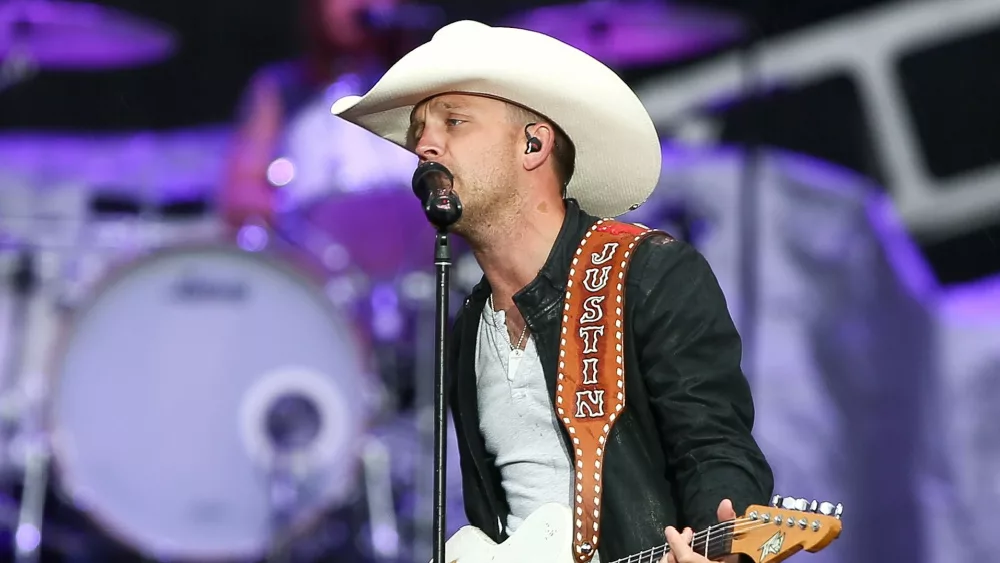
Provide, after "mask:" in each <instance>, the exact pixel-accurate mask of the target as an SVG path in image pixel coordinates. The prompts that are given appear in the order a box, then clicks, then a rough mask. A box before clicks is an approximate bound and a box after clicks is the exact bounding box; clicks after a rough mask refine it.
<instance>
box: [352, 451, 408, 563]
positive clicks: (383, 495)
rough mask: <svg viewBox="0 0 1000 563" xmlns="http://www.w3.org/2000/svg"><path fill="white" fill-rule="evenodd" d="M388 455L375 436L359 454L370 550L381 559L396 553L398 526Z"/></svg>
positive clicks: (397, 549)
mask: <svg viewBox="0 0 1000 563" xmlns="http://www.w3.org/2000/svg"><path fill="white" fill-rule="evenodd" d="M391 456H392V452H390V451H389V448H388V447H387V446H386V445H385V444H384V443H383V442H382V441H381V440H379V439H378V438H377V437H372V438H371V439H369V440H368V441H367V442H366V444H365V446H364V449H363V451H362V454H361V457H362V463H363V464H364V469H365V490H366V492H367V495H366V498H367V500H368V518H369V525H370V528H369V532H370V534H371V546H372V553H373V554H374V555H375V557H377V558H378V560H380V561H395V560H396V558H397V557H398V556H399V526H398V524H397V522H396V508H395V506H394V505H393V496H394V495H393V486H392V474H391V472H390V465H391Z"/></svg>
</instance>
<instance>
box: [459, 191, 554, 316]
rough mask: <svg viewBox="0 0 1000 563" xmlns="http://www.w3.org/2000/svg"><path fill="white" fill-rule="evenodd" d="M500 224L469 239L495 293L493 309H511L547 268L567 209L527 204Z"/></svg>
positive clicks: (546, 202) (542, 203)
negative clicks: (547, 261)
mask: <svg viewBox="0 0 1000 563" xmlns="http://www.w3.org/2000/svg"><path fill="white" fill-rule="evenodd" d="M516 207H517V209H511V210H510V213H508V214H507V215H508V217H509V220H497V221H494V222H492V224H489V225H487V226H486V228H485V229H484V230H485V231H486V232H484V233H482V235H481V236H475V237H469V239H470V240H469V244H470V246H471V247H472V252H473V254H474V255H475V256H476V261H477V262H479V267H480V268H482V270H483V274H484V275H485V276H486V279H487V280H489V282H490V287H491V288H492V289H493V305H494V307H496V308H497V309H508V308H509V307H510V306H511V305H512V304H513V296H514V294H515V293H517V292H518V291H520V290H521V289H522V288H523V287H524V286H526V285H528V284H529V283H530V282H531V281H532V280H533V279H535V277H536V276H537V275H538V272H539V271H540V270H541V269H542V267H543V266H544V265H545V261H546V260H547V259H548V257H549V253H550V252H551V250H552V246H553V245H554V244H555V241H556V238H557V237H558V236H559V231H560V229H561V228H562V224H563V220H564V218H565V217H566V207H565V204H564V203H563V202H562V200H561V199H559V200H558V201H550V200H534V201H527V200H526V201H525V202H524V204H522V205H518V206H516Z"/></svg>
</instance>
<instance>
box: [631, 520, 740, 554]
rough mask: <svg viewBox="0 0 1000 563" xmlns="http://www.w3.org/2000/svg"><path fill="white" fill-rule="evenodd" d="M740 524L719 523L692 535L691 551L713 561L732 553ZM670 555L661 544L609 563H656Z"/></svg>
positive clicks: (667, 546) (666, 548) (732, 522)
mask: <svg viewBox="0 0 1000 563" xmlns="http://www.w3.org/2000/svg"><path fill="white" fill-rule="evenodd" d="M739 524H741V522H740V521H739V520H737V521H730V522H720V523H719V524H716V525H714V526H709V527H708V528H707V529H705V530H704V531H702V532H698V533H697V534H695V535H694V538H693V539H692V541H691V549H692V550H693V551H694V552H695V553H697V554H699V555H702V556H704V557H705V558H706V559H708V560H711V561H715V560H717V559H720V558H722V557H724V556H726V555H729V554H731V553H732V549H733V533H734V526H737V525H739ZM668 553H670V546H669V545H667V544H663V545H661V546H659V547H654V548H652V549H647V550H645V551H642V552H639V553H636V554H634V555H631V556H629V557H626V558H625V559H618V560H616V561H612V562H611V563H658V562H659V561H661V560H662V559H663V556H665V555H666V554H668Z"/></svg>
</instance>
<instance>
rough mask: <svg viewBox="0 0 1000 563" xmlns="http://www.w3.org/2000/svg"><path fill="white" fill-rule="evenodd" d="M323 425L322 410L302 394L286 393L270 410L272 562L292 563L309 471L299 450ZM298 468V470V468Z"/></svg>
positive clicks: (268, 422)
mask: <svg viewBox="0 0 1000 563" xmlns="http://www.w3.org/2000/svg"><path fill="white" fill-rule="evenodd" d="M321 424H322V421H321V419H320V413H319V409H318V408H317V406H316V404H315V403H314V402H312V401H311V400H310V399H309V398H307V397H305V396H304V395H301V394H297V393H295V394H287V395H283V396H280V397H278V398H277V399H276V400H275V401H274V402H273V403H272V405H271V407H270V409H268V413H267V421H266V426H267V433H268V437H269V438H270V439H271V445H272V447H273V450H274V452H275V456H274V462H273V466H272V468H271V471H269V480H270V482H269V487H268V489H269V491H270V501H271V512H272V515H271V517H272V530H271V534H272V536H273V538H274V539H273V540H272V545H271V555H270V557H268V561H269V562H271V563H290V561H291V558H290V554H289V552H288V549H289V543H290V537H289V536H290V535H291V536H293V534H289V533H288V530H289V529H291V528H293V527H294V521H295V516H296V512H297V510H298V506H299V503H300V501H301V498H300V496H301V494H302V484H301V483H300V479H301V474H302V473H305V472H307V471H308V468H306V467H302V464H301V463H296V461H297V460H296V459H295V457H296V453H298V452H297V450H301V449H304V448H307V447H308V446H309V445H310V443H312V442H313V441H314V440H315V439H316V436H317V435H318V434H319V428H320V425H321ZM297 465H298V467H296V466H297Z"/></svg>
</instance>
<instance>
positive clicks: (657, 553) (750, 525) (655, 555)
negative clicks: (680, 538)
mask: <svg viewBox="0 0 1000 563" xmlns="http://www.w3.org/2000/svg"><path fill="white" fill-rule="evenodd" d="M746 520H749V519H743V521H740V520H730V521H729V522H723V523H721V524H720V525H717V526H716V527H721V526H722V525H728V524H729V523H730V522H739V523H738V524H736V525H734V526H732V528H733V530H732V531H726V532H725V533H724V534H723V535H722V536H721V538H722V539H732V537H733V536H734V535H736V533H746V532H749V531H753V530H755V529H757V528H763V527H770V526H773V525H774V524H773V523H770V522H760V521H757V520H753V521H750V522H747V521H746ZM711 529H712V528H711V527H710V528H709V530H711ZM709 530H705V531H702V532H698V533H697V534H695V535H694V537H693V538H692V540H691V543H692V544H693V543H695V540H696V539H700V536H703V535H704V536H707V535H708V531H709ZM716 537H717V538H719V537H720V536H716ZM707 548H708V546H707V545H706V549H707ZM648 551H649V553H648V554H646V550H644V551H642V552H640V553H639V554H637V555H632V556H631V557H629V558H627V559H620V560H618V561H614V562H612V563H630V562H631V560H632V559H631V558H632V557H637V560H636V563H642V562H643V559H642V557H649V558H650V559H649V561H651V562H652V561H654V560H657V561H658V560H659V559H660V558H662V557H663V556H664V555H666V554H667V553H670V544H663V545H660V546H657V547H654V548H651V549H649V550H648Z"/></svg>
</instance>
